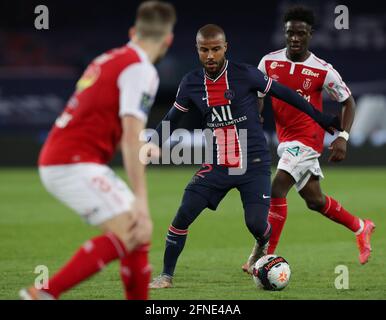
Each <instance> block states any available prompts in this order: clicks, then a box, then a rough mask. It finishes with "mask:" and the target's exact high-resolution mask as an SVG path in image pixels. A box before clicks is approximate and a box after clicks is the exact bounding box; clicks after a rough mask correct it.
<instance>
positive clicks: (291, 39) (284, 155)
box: [243, 7, 375, 271]
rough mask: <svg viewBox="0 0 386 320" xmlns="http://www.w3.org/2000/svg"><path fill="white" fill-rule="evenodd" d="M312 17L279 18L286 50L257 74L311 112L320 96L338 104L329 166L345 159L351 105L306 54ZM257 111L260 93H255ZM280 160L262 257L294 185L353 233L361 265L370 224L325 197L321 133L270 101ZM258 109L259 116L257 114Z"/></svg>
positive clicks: (296, 10) (303, 12) (273, 242)
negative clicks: (298, 98) (337, 127)
mask: <svg viewBox="0 0 386 320" xmlns="http://www.w3.org/2000/svg"><path fill="white" fill-rule="evenodd" d="M313 24H314V14H313V12H312V11H311V10H309V9H307V8H304V7H293V8H291V9H289V10H288V11H287V13H286V14H285V16H284V30H285V38H286V44H287V45H286V48H284V49H281V50H278V51H275V52H271V53H269V54H267V55H265V56H264V57H263V58H262V60H261V61H260V63H259V67H258V68H259V69H260V70H261V71H262V72H263V73H265V74H266V75H268V76H269V77H270V78H272V79H274V80H276V81H278V82H280V83H282V84H284V85H286V86H288V87H290V88H292V89H294V90H296V91H297V92H298V93H299V94H300V95H301V96H303V97H304V99H306V100H307V101H308V102H310V103H311V104H312V105H313V106H314V107H315V108H317V109H319V110H322V109H323V105H322V92H323V91H326V92H327V93H328V94H329V96H330V97H331V98H332V99H333V100H336V101H337V102H339V103H341V105H342V120H341V126H342V128H343V130H344V131H343V132H340V133H339V135H338V137H337V138H336V139H335V140H334V141H333V142H332V143H331V145H330V147H329V149H330V150H331V155H330V157H329V161H334V162H338V161H342V160H343V159H344V158H345V156H346V144H347V140H348V138H349V131H350V128H351V125H352V123H353V120H354V113H355V111H354V107H355V101H354V99H353V97H352V95H351V92H350V90H349V88H348V87H347V86H346V84H345V83H344V82H343V80H342V78H341V77H340V75H339V73H338V72H337V71H336V70H335V69H334V68H333V67H332V66H331V65H330V64H328V63H326V62H325V61H323V60H321V59H319V58H318V57H316V56H315V55H314V54H313V53H312V52H310V51H309V50H308V46H309V42H310V39H311V37H312V31H313V30H312V27H313ZM259 97H260V98H261V99H259V105H260V109H261V110H262V108H263V103H264V102H263V101H264V94H262V93H259ZM272 108H273V111H274V116H275V122H276V132H277V136H278V140H279V146H278V150H277V151H278V155H279V157H280V160H279V163H278V167H277V172H276V175H275V177H274V180H273V182H272V193H271V204H270V210H269V222H270V224H271V226H272V234H271V237H270V240H269V246H268V248H267V253H268V254H273V253H274V252H275V249H276V246H277V244H278V241H279V238H280V234H281V232H282V229H283V227H284V223H285V221H286V218H287V200H286V197H287V194H288V192H289V190H290V189H291V188H292V187H293V186H294V185H295V188H296V190H297V191H298V193H299V194H300V196H301V197H302V198H303V199H304V200H305V202H306V204H307V206H308V208H310V209H311V210H314V211H318V212H320V213H321V214H322V215H324V216H325V217H327V218H329V219H331V220H332V221H335V222H337V223H340V224H342V225H344V226H345V227H347V228H348V229H349V230H351V231H352V232H354V233H355V235H356V239H357V245H358V248H359V262H360V263H361V264H364V263H366V262H367V261H368V259H369V256H370V251H371V247H370V236H371V234H372V232H373V231H374V228H375V225H374V223H373V222H372V221H370V220H365V219H364V220H362V219H360V218H358V217H356V216H354V215H352V214H351V213H349V212H348V211H347V210H346V209H345V208H343V207H342V206H341V204H339V203H338V202H337V201H336V200H335V199H334V198H332V197H331V196H328V195H325V194H324V193H323V192H322V190H321V187H320V182H319V179H320V178H323V173H322V171H321V169H320V166H319V161H318V158H319V156H320V155H321V153H322V151H323V140H324V131H323V130H322V129H321V128H320V127H319V126H318V125H317V123H316V122H315V121H314V120H312V119H311V118H310V117H307V116H306V115H304V114H303V113H301V112H299V111H298V110H296V109H295V108H291V107H288V105H287V104H286V103H285V102H283V101H281V100H278V99H276V98H274V97H272ZM261 110H260V111H261ZM254 252H255V250H253V251H252V254H251V256H250V258H249V259H248V262H247V263H246V264H244V265H243V270H244V271H248V269H249V268H250V266H251V265H252V264H253V262H254V261H256V259H257V258H258V257H256V256H255V255H254Z"/></svg>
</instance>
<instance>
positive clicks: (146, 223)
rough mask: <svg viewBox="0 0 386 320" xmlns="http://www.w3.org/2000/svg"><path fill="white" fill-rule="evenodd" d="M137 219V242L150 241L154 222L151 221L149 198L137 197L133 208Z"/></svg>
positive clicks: (135, 235)
mask: <svg viewBox="0 0 386 320" xmlns="http://www.w3.org/2000/svg"><path fill="white" fill-rule="evenodd" d="M132 211H133V214H134V216H135V219H136V224H135V227H134V229H133V234H134V238H135V243H136V244H137V245H142V244H146V243H149V242H150V240H151V236H152V233H153V223H152V221H151V217H150V213H149V208H148V205H147V200H145V199H139V198H137V199H136V200H135V202H134V204H133V208H132Z"/></svg>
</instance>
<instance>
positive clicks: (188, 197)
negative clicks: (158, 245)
mask: <svg viewBox="0 0 386 320" xmlns="http://www.w3.org/2000/svg"><path fill="white" fill-rule="evenodd" d="M207 206H208V200H207V199H205V198H204V197H203V196H202V195H200V194H199V193H197V192H194V191H191V190H185V193H184V196H183V198H182V202H181V205H180V207H179V209H178V211H177V214H176V216H175V217H174V219H173V222H172V224H171V225H170V227H169V230H168V233H167V235H166V243H165V253H164V266H163V270H162V273H161V275H160V276H158V277H157V278H155V279H154V280H153V281H152V282H151V283H150V288H152V289H161V288H169V287H171V286H172V279H173V275H174V270H175V268H176V264H177V260H178V257H179V256H180V254H181V252H182V250H183V249H184V246H185V241H186V237H187V235H188V228H189V226H190V225H191V224H192V223H193V221H194V220H195V219H196V218H197V217H198V215H199V214H200V213H201V212H202V211H203V210H204V209H205V208H206V207H207Z"/></svg>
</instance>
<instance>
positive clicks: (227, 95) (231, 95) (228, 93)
mask: <svg viewBox="0 0 386 320" xmlns="http://www.w3.org/2000/svg"><path fill="white" fill-rule="evenodd" d="M224 97H225V99H228V100H232V99H233V98H234V97H235V92H234V91H233V90H231V89H228V90H226V91H225V93H224Z"/></svg>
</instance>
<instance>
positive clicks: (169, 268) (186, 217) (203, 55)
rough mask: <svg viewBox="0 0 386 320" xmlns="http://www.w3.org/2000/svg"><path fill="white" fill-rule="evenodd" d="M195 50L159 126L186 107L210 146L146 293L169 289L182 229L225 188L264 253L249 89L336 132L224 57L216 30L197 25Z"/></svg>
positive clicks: (261, 167) (267, 186) (262, 188)
mask: <svg viewBox="0 0 386 320" xmlns="http://www.w3.org/2000/svg"><path fill="white" fill-rule="evenodd" d="M196 47H197V53H198V56H199V59H200V62H201V64H202V68H199V69H196V70H194V71H192V72H190V73H188V74H187V75H186V76H185V77H184V78H183V79H182V81H181V83H180V86H179V89H178V92H177V97H176V100H175V103H174V106H173V107H172V108H171V109H170V111H169V112H168V114H167V115H166V117H165V118H164V121H167V122H169V124H170V128H171V129H170V131H171V132H172V131H173V130H174V129H176V127H177V125H178V122H179V120H180V119H181V118H182V117H183V116H187V117H189V116H190V115H191V114H192V113H191V112H190V111H191V110H193V109H195V110H196V111H198V112H199V113H200V115H201V117H202V121H203V123H204V128H205V130H207V132H210V133H211V134H210V136H211V138H212V139H211V141H210V142H209V143H208V144H207V147H206V148H207V149H210V148H211V151H212V152H211V154H212V159H210V160H208V159H206V161H207V162H206V163H204V164H203V165H202V167H201V169H200V170H199V171H198V172H197V173H196V174H195V175H194V176H193V178H192V180H191V182H190V183H189V184H188V185H187V187H186V188H185V192H184V195H183V198H182V202H181V205H180V207H179V209H178V211H177V214H176V216H175V218H174V220H173V221H172V223H171V225H170V227H169V230H168V233H167V236H166V244H165V254H164V266H163V271H162V274H161V275H160V276H158V277H156V278H155V279H154V280H153V281H152V282H151V284H150V287H151V288H154V289H161V288H168V287H171V286H172V277H173V274H174V270H175V267H176V264H177V259H178V257H179V255H180V254H181V252H182V250H183V248H184V245H185V241H186V238H187V234H188V228H189V226H190V225H191V224H192V223H193V222H194V220H195V219H196V218H197V217H198V216H199V214H200V213H201V212H202V211H203V210H204V209H206V208H209V209H211V210H216V208H217V206H218V204H219V203H220V202H221V200H222V199H223V198H224V197H225V196H226V194H227V193H228V191H229V190H231V189H233V188H236V189H237V190H238V191H239V192H240V197H241V201H242V203H243V208H244V220H245V224H246V226H247V228H248V230H249V232H250V233H251V235H252V236H253V237H254V238H255V240H256V247H257V254H259V255H260V254H262V253H263V252H264V250H265V248H266V245H267V242H268V239H269V235H270V232H271V227H270V225H269V223H268V221H267V217H268V209H269V197H270V190H271V171H270V167H271V155H270V151H269V149H268V146H267V143H266V139H265V136H264V133H263V128H262V125H261V122H260V119H259V114H258V112H257V111H256V106H257V91H261V92H264V93H268V94H269V95H272V96H274V97H276V98H278V99H282V100H284V101H286V102H288V103H291V104H293V105H295V106H296V108H298V109H299V110H301V111H302V112H306V113H307V114H304V116H305V117H308V116H311V117H312V118H313V119H315V120H316V121H317V122H318V123H319V125H320V126H321V127H323V128H325V129H327V130H329V128H330V127H331V126H334V127H336V128H339V127H340V124H339V120H338V118H337V117H332V116H328V115H324V114H322V113H321V112H319V111H318V110H316V109H314V108H313V107H312V105H310V104H309V103H308V102H306V101H305V100H304V99H303V98H301V97H300V96H299V95H298V94H297V93H296V92H295V91H293V90H290V89H289V88H287V87H285V86H283V85H280V84H279V83H277V82H275V81H272V79H271V78H269V77H268V76H266V75H264V74H263V73H262V72H261V71H259V70H258V69H257V68H256V67H255V66H251V65H247V64H244V63H235V62H232V61H229V60H227V59H226V57H225V53H226V51H227V42H226V37H225V33H224V31H223V30H222V28H220V27H219V26H217V25H213V24H209V25H206V26H204V27H202V28H201V29H200V30H199V31H198V33H197V36H196ZM289 108H291V107H290V106H289ZM161 124H162V122H161ZM161 129H162V125H160V126H158V127H157V133H158V137H159V136H161ZM321 130H322V129H321ZM163 138H168V137H163ZM207 142H208V141H207ZM208 153H209V152H208Z"/></svg>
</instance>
